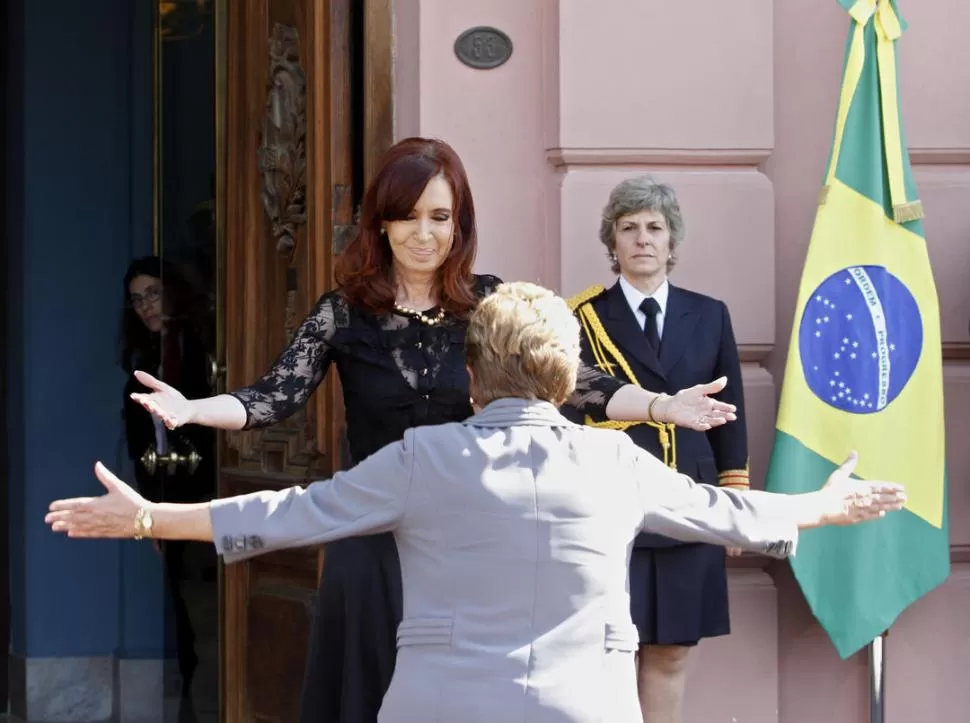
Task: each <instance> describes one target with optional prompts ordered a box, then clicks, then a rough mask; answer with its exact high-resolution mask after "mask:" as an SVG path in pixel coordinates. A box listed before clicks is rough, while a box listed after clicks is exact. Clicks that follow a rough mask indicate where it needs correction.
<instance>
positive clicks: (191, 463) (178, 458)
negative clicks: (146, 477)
mask: <svg viewBox="0 0 970 723" xmlns="http://www.w3.org/2000/svg"><path fill="white" fill-rule="evenodd" d="M186 448H187V450H188V451H187V452H186V453H184V454H179V453H178V452H177V451H175V450H170V451H169V452H168V453H167V454H159V453H158V450H157V449H155V445H152V446H150V447H149V448H148V449H146V450H145V453H144V454H143V455H142V456H141V463H142V466H143V467H144V468H145V471H146V472H148V474H150V475H154V474H155V472H156V471H158V468H159V466H162V465H164V466H165V467H167V468H168V473H169V474H173V473H174V472H175V468H176V467H178V466H179V465H182V466H184V467H187V468H188V472H189V474H195V471H196V470H197V469H198V468H199V463H200V462H201V461H202V456H201V455H200V454H199V453H198V451H196V449H195V447H194V446H192V445H191V444H188V445H186Z"/></svg>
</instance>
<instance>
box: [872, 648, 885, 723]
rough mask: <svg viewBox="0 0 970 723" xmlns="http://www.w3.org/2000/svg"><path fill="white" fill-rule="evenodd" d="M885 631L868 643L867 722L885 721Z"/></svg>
mask: <svg viewBox="0 0 970 723" xmlns="http://www.w3.org/2000/svg"><path fill="white" fill-rule="evenodd" d="M885 682H886V633H883V634H882V635H880V636H878V637H877V638H875V639H874V640H873V641H872V642H871V643H869V723H885V721H886V701H885V694H886V688H885Z"/></svg>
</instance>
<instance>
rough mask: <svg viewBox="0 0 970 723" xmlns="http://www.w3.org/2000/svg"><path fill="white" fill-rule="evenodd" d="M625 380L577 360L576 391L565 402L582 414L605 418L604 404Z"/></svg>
mask: <svg viewBox="0 0 970 723" xmlns="http://www.w3.org/2000/svg"><path fill="white" fill-rule="evenodd" d="M624 386H626V382H624V381H621V380H620V379H617V378H616V377H613V376H610V375H609V374H605V373H603V372H601V371H600V370H599V369H597V368H596V367H591V366H589V365H588V364H586V362H584V361H580V362H579V373H578V374H577V375H576V391H575V392H573V394H572V396H571V397H570V398H569V401H568V402H567V403H568V404H569V405H570V406H572V407H575V408H576V409H578V410H579V411H580V412H582V413H583V414H589V415H590V416H593V417H602V418H604V419H605V418H606V405H607V404H609V403H610V399H612V398H613V395H614V394H616V392H617V391H618V390H619V389H620V387H624Z"/></svg>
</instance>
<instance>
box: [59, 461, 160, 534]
mask: <svg viewBox="0 0 970 723" xmlns="http://www.w3.org/2000/svg"><path fill="white" fill-rule="evenodd" d="M94 474H95V475H96V476H97V478H98V479H99V480H100V481H101V484H103V485H104V488H105V489H106V490H107V494H104V495H102V496H101V497H75V498H74V499H70V500H57V501H56V502H52V503H51V505H50V512H48V513H47V516H46V517H45V518H44V522H46V523H47V524H48V525H50V526H51V530H53V531H54V532H64V533H66V534H67V536H68V537H92V538H129V537H134V534H135V516H136V515H137V514H138V510H139V509H141V508H142V507H146V506H147V505H148V503H147V502H146V501H145V499H144V498H143V497H142V496H141V495H140V494H138V493H137V492H135V490H133V489H132V488H131V487H129V486H128V485H126V484H125V483H124V482H122V481H121V480H120V479H118V478H117V477H115V476H114V475H113V474H112V473H111V472H110V471H109V470H108V468H107V467H105V466H104V465H103V464H101V463H100V462H98V463H97V464H96V465H95V466H94Z"/></svg>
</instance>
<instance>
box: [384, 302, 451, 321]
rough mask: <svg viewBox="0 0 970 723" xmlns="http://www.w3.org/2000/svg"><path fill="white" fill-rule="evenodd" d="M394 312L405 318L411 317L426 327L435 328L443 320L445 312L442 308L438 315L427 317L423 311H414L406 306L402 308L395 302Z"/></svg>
mask: <svg viewBox="0 0 970 723" xmlns="http://www.w3.org/2000/svg"><path fill="white" fill-rule="evenodd" d="M394 311H396V312H397V313H399V314H404V315H405V316H413V317H414V318H416V319H417V320H418V321H420V322H423V323H425V324H427V325H428V326H435V325H436V324H440V323H441V322H442V321H443V320H444V318H445V310H444V309H443V308H441V309H438V313H437V314H435V315H434V316H428V315H427V314H425V313H424V312H423V311H416V310H415V309H409V308H407V307H406V306H402V305H401V304H398V303H397V302H395V303H394Z"/></svg>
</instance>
